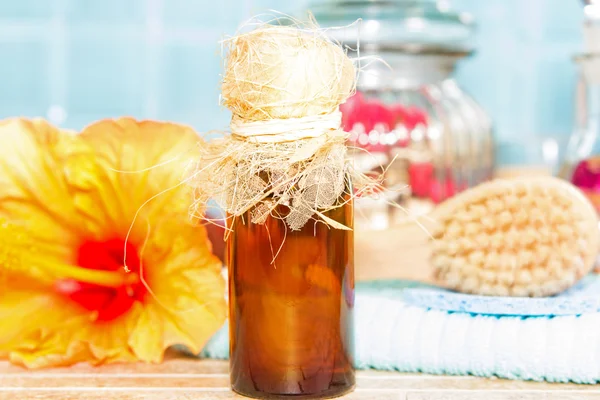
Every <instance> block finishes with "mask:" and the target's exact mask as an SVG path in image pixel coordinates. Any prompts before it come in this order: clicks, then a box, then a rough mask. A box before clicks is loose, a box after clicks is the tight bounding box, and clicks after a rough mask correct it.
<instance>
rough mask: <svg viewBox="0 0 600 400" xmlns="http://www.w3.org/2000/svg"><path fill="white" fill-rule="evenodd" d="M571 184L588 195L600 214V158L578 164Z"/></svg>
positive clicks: (589, 159)
mask: <svg viewBox="0 0 600 400" xmlns="http://www.w3.org/2000/svg"><path fill="white" fill-rule="evenodd" d="M571 182H572V183H573V184H574V185H575V186H577V187H578V188H579V189H581V190H582V191H583V192H584V193H585V194H586V196H587V197H588V198H589V199H590V201H591V202H592V204H594V207H596V210H597V211H598V212H599V213H600V157H592V158H588V159H587V160H583V161H581V162H580V163H579V164H577V166H576V167H575V171H574V172H573V176H572V178H571Z"/></svg>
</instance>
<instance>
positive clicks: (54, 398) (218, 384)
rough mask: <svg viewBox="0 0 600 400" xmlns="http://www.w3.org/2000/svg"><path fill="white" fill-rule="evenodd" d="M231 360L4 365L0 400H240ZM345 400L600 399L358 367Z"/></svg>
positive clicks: (560, 388)
mask: <svg viewBox="0 0 600 400" xmlns="http://www.w3.org/2000/svg"><path fill="white" fill-rule="evenodd" d="M227 369H228V363H227V362H224V361H216V360H196V359H191V358H186V357H182V356H179V357H176V356H173V357H171V358H170V359H168V360H167V361H165V362H164V363H163V364H160V365H146V364H136V365H109V366H103V367H97V368H94V367H90V366H88V365H78V366H75V367H71V368H61V369H53V370H41V371H26V370H23V369H21V368H18V367H14V366H11V365H9V364H7V363H2V364H0V399H2V400H4V399H6V400H25V399H28V400H29V399H39V400H44V399H51V400H58V399H61V400H69V399H86V400H88V399H89V400H106V399H119V400H133V399H136V400H138V399H144V400H174V399H182V400H195V399H203V400H205V399H211V400H218V399H241V398H243V397H241V396H238V395H235V394H234V393H232V392H231V391H230V389H229V375H228V372H227ZM343 399H345V400H351V399H354V400H392V399H393V400H399V399H407V400H408V399H410V400H425V399H427V400H438V399H439V400H473V399H485V400H500V399H502V400H512V399H524V400H529V399H532V400H533V399H557V400H566V399H573V400H575V399H600V387H597V386H590V385H588V386H579V385H556V384H549V383H533V382H519V381H506V380H501V379H481V378H475V377H470V376H463V377H446V376H431V375H419V374H399V373H393V372H377V371H359V372H358V377H357V388H356V390H355V391H354V392H353V393H351V394H349V395H347V396H344V397H343Z"/></svg>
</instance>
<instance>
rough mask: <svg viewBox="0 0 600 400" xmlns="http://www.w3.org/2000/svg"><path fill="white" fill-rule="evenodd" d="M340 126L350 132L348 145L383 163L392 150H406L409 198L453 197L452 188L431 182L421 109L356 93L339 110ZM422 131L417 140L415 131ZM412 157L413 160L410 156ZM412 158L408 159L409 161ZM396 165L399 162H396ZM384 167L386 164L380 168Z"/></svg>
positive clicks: (387, 159) (425, 121)
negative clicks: (441, 188)
mask: <svg viewBox="0 0 600 400" xmlns="http://www.w3.org/2000/svg"><path fill="white" fill-rule="evenodd" d="M340 109H341V111H342V116H343V117H342V125H343V127H344V129H345V130H346V131H347V132H350V133H351V136H350V144H351V145H352V146H356V147H358V148H360V149H363V150H366V151H368V152H370V153H371V154H381V155H385V159H386V162H388V163H389V162H391V161H392V159H393V158H394V153H395V152H394V151H393V150H394V149H401V148H407V149H409V150H410V152H409V153H403V154H404V156H405V157H406V155H408V158H407V159H406V160H405V161H406V163H405V164H406V166H407V170H406V178H407V182H406V183H407V184H409V185H410V187H411V191H412V194H413V196H415V197H419V198H423V199H431V200H434V201H435V202H438V201H441V200H443V199H444V198H446V197H448V196H449V195H451V194H454V187H453V186H452V184H450V185H451V186H452V187H451V188H449V189H448V188H446V190H440V189H439V188H437V187H436V184H437V185H438V186H439V184H438V183H436V182H435V179H434V166H433V163H432V162H431V161H429V159H430V157H429V154H428V149H427V145H426V140H427V138H426V136H425V135H424V133H425V128H426V127H427V124H428V115H427V113H426V111H425V110H423V109H422V108H419V107H417V106H414V105H405V104H399V103H394V104H385V103H383V102H382V101H380V100H379V99H377V98H370V97H367V96H365V95H364V94H363V93H361V92H357V93H356V94H355V95H354V96H352V97H351V98H350V99H348V101H347V102H346V103H345V104H343V105H342V106H341V107H340ZM418 128H421V129H422V132H421V133H420V136H419V137H418V138H417V137H416V136H415V132H416V129H418ZM415 155H416V158H415V157H414V156H415ZM411 157H412V158H411ZM396 163H399V160H398V159H397V160H396ZM383 166H384V167H385V166H386V165H383Z"/></svg>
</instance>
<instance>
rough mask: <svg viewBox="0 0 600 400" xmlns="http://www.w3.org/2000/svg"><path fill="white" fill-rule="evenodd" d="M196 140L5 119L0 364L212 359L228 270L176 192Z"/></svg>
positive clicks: (166, 127) (132, 124)
mask: <svg viewBox="0 0 600 400" xmlns="http://www.w3.org/2000/svg"><path fill="white" fill-rule="evenodd" d="M197 143H198V137H197V136H196V135H195V134H194V132H193V131H192V130H191V129H189V128H186V127H183V126H180V125H175V124H170V123H158V122H149V121H144V122H137V121H135V120H132V119H127V118H124V119H118V120H105V121H100V122H98V123H96V124H93V125H91V126H89V127H88V128H86V129H85V130H84V131H83V132H81V133H80V134H74V133H68V132H65V131H60V130H58V129H56V128H54V127H52V126H51V125H49V124H48V123H46V122H44V121H41V120H22V119H13V120H7V121H2V122H0V357H3V358H7V359H10V360H11V361H12V362H14V363H18V364H22V365H25V366H27V367H31V368H38V367H46V366H58V365H69V364H73V363H76V362H81V361H88V362H90V363H92V364H101V363H109V362H124V361H136V360H142V361H147V362H160V361H161V360H162V357H163V353H164V350H165V349H166V348H167V347H169V346H171V345H173V344H182V345H185V346H187V347H188V348H189V349H190V350H191V351H194V352H198V351H200V349H201V348H202V346H203V345H204V344H205V342H206V341H207V340H208V339H209V338H210V336H211V335H212V334H213V333H214V332H215V331H216V330H217V329H218V328H219V327H220V326H221V325H222V324H223V322H224V320H225V316H226V307H225V300H224V280H223V278H222V276H221V274H220V266H221V263H220V262H219V260H218V259H217V258H216V257H215V256H213V255H212V253H211V248H210V242H209V241H208V239H207V235H206V231H205V230H204V228H203V227H201V226H193V225H192V224H190V222H189V219H188V208H189V204H190V197H189V196H190V194H189V190H188V188H187V187H186V185H178V184H179V183H180V182H181V178H182V176H183V171H184V169H185V166H186V165H187V163H188V162H189V161H190V160H191V159H193V157H194V155H195V150H194V149H195V148H196V146H197ZM169 189H170V190H169ZM150 199H152V200H150ZM148 200H150V201H148ZM142 205H144V206H143V207H142V208H141V209H140V207H141V206H142ZM138 209H139V210H140V211H139V213H138ZM136 215H137V218H136V223H135V224H134V225H133V227H131V223H132V221H133V220H134V216H136ZM130 227H131V231H130ZM128 233H130V234H129V236H128V240H127V241H126V238H127V235H128ZM125 243H127V246H125ZM125 255H126V258H125ZM124 260H125V262H124ZM126 270H128V271H129V272H126Z"/></svg>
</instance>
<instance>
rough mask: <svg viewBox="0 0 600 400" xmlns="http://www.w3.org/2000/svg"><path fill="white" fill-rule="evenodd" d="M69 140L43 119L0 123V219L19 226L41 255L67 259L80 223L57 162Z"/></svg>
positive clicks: (70, 138)
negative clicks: (40, 246)
mask: <svg viewBox="0 0 600 400" xmlns="http://www.w3.org/2000/svg"><path fill="white" fill-rule="evenodd" d="M71 140H72V136H71V135H69V134H66V133H65V132H61V131H59V130H57V129H56V128H53V127H52V126H50V125H48V124H47V123H45V122H43V121H41V120H35V121H29V120H23V119H12V120H6V121H2V122H0V141H1V143H2V146H0V218H2V219H3V220H8V221H17V222H18V223H19V225H20V226H21V227H22V228H23V229H25V230H26V231H27V233H28V235H29V238H30V239H31V240H32V241H35V242H36V243H37V244H39V245H45V244H48V245H49V246H46V247H45V248H44V251H45V256H47V257H55V258H58V259H71V258H72V256H73V254H72V249H73V247H74V244H75V243H76V242H77V241H78V234H79V230H78V227H79V223H78V221H77V219H76V218H74V217H73V214H74V208H73V206H72V203H71V201H70V197H69V190H68V185H67V183H66V181H65V180H64V177H63V175H62V174H61V173H60V171H61V169H62V167H61V163H60V161H59V158H60V149H61V148H62V147H63V146H65V145H66V142H70V141H71Z"/></svg>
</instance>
